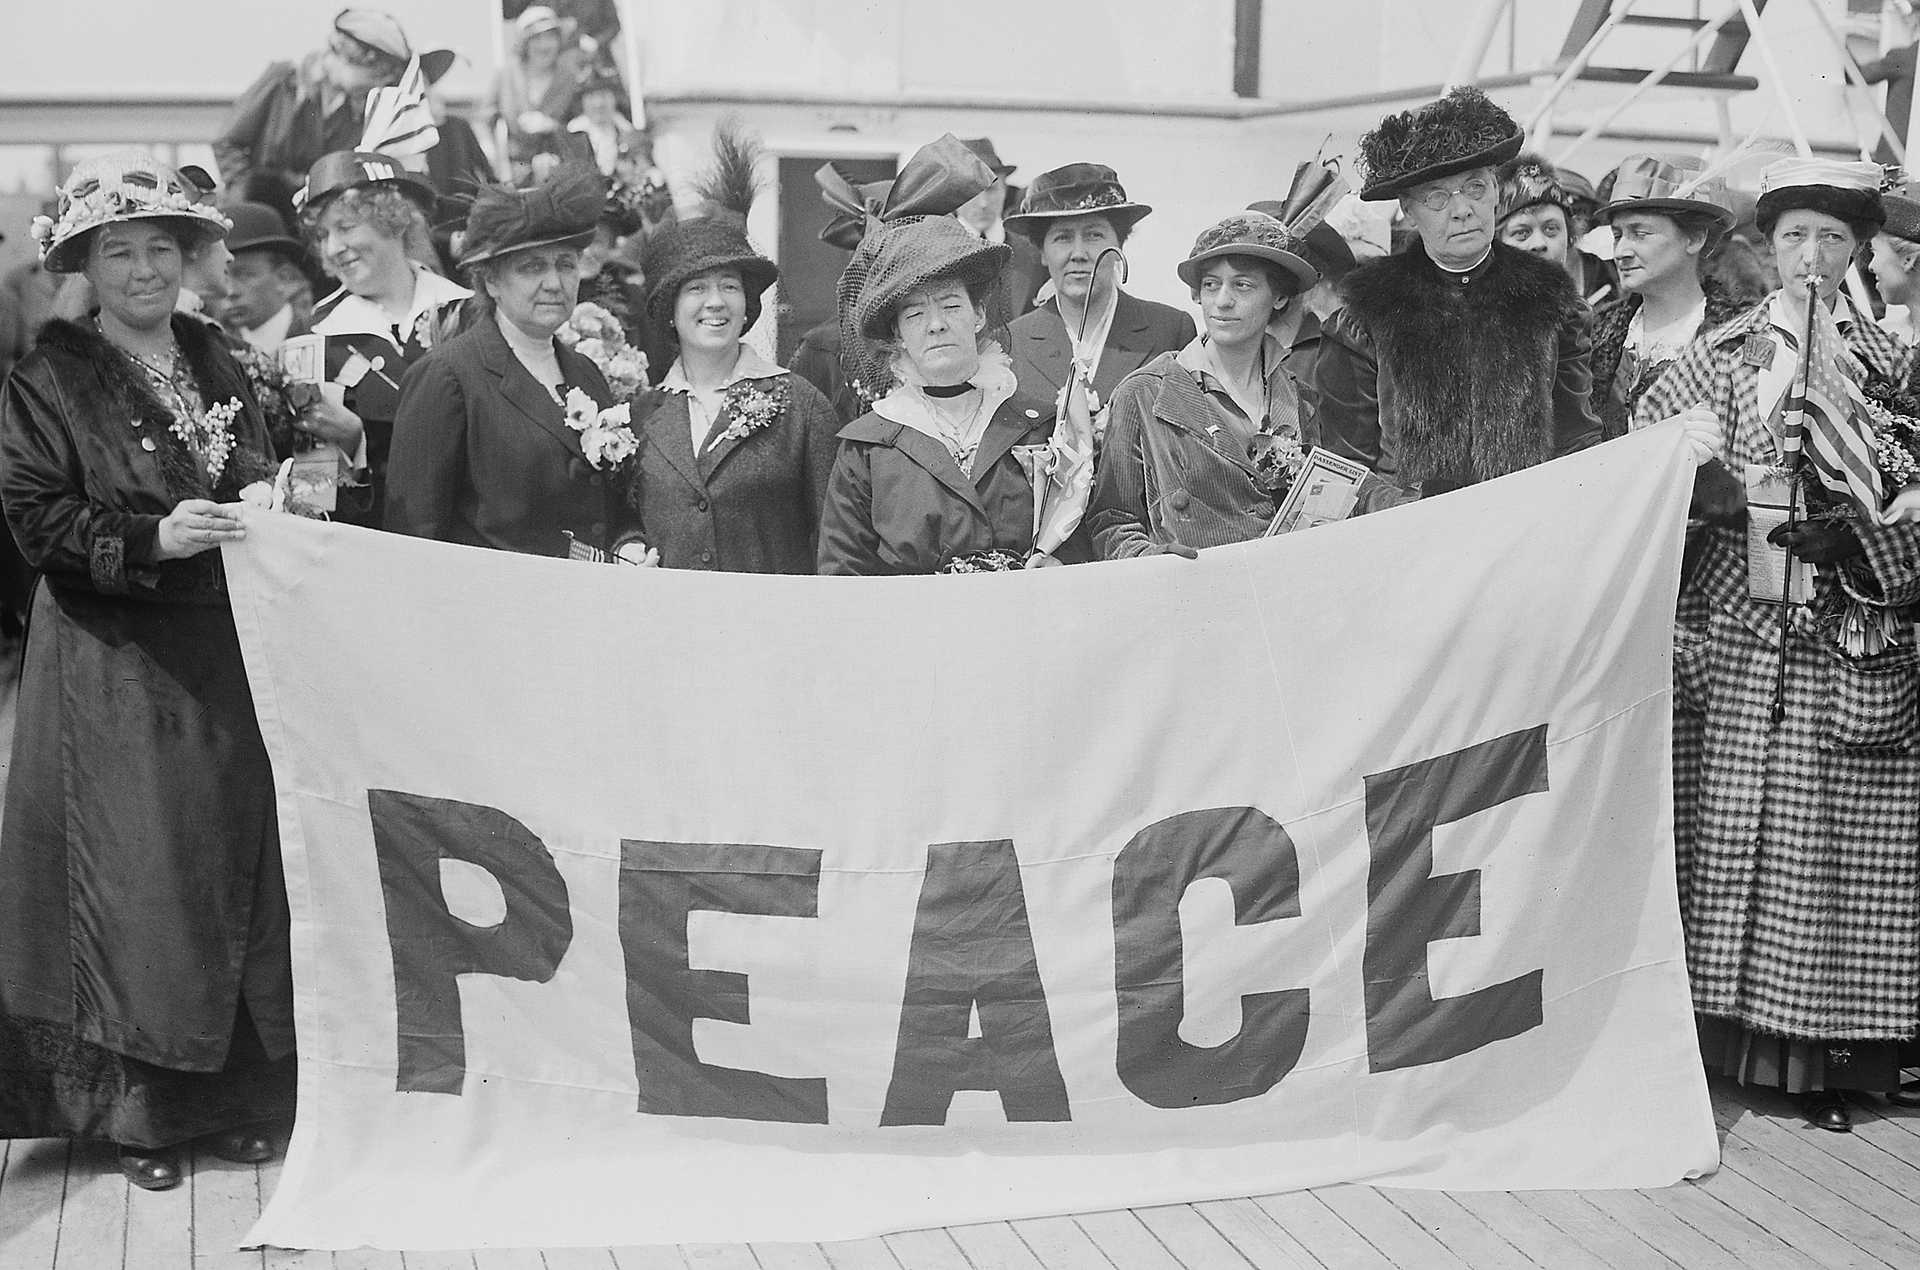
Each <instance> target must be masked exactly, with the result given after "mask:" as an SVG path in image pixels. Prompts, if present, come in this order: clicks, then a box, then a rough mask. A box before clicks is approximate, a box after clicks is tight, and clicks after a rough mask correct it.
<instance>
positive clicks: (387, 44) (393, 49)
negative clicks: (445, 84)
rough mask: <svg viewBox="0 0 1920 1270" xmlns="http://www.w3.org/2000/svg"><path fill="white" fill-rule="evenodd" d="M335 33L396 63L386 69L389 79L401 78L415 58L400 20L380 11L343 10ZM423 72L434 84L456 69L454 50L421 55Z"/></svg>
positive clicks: (338, 17) (433, 50)
mask: <svg viewBox="0 0 1920 1270" xmlns="http://www.w3.org/2000/svg"><path fill="white" fill-rule="evenodd" d="M333 29H334V30H335V31H337V32H338V33H340V34H341V35H344V36H346V37H347V38H348V39H349V40H352V41H353V42H354V43H355V44H357V45H359V46H360V47H361V48H363V49H365V50H366V51H367V52H368V53H369V54H373V55H376V56H377V57H378V58H385V59H386V60H387V61H388V62H390V63H392V65H390V66H386V67H383V68H382V69H384V70H386V71H387V73H388V74H389V75H395V74H398V73H399V72H400V71H401V70H403V69H405V67H406V64H407V62H408V61H409V60H411V59H412V57H413V56H414V52H413V45H412V43H410V42H409V41H408V39H407V33H406V31H405V30H403V29H402V28H401V26H400V20H399V19H398V18H396V17H394V16H393V15H392V14H391V13H384V12H382V11H381V10H379V9H362V8H350V9H342V10H340V12H338V13H336V14H335V15H334V17H333ZM419 56H420V69H421V71H422V72H423V73H424V74H425V75H426V77H427V82H428V83H430V84H431V83H433V82H434V81H435V80H438V79H439V78H440V77H441V76H442V75H445V74H446V73H447V68H448V67H450V66H452V65H453V61H454V52H453V50H452V49H428V50H426V51H425V52H424V53H421V54H420V55H419Z"/></svg>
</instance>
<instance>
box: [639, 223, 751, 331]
mask: <svg viewBox="0 0 1920 1270" xmlns="http://www.w3.org/2000/svg"><path fill="white" fill-rule="evenodd" d="M640 268H641V272H642V273H644V274H645V275H646V279H647V316H648V317H650V318H652V319H653V322H654V328H655V329H656V330H672V329H673V302H674V301H675V300H676V299H677V298H678V297H679V295H680V288H681V287H683V286H685V285H686V284H687V282H688V281H689V280H690V279H693V278H696V277H698V276H699V275H701V274H703V273H706V272H707V271H708V270H710V269H732V270H735V271H737V272H738V273H739V275H740V281H741V283H742V284H743V285H744V286H745V287H746V289H747V322H746V325H747V328H748V329H751V328H752V326H753V324H754V323H755V322H758V321H759V320H760V297H761V296H762V295H763V294H764V293H765V292H766V289H767V288H768V287H770V286H772V285H773V284H774V283H775V282H777V281H779V280H780V266H778V265H776V264H774V263H773V261H771V260H768V259H767V258H766V257H765V256H763V255H761V254H760V253H759V252H757V251H755V250H754V249H753V244H752V243H751V242H749V241H748V240H747V223H746V220H745V219H744V218H743V217H741V216H740V215H739V214H737V213H735V212H731V211H727V210H717V211H715V212H713V213H712V214H711V215H708V216H700V217H696V218H694V219H692V220H683V221H675V222H674V223H673V224H671V225H664V226H662V227H661V228H659V229H657V230H655V231H653V232H652V233H650V234H648V235H647V250H646V255H645V256H644V257H643V259H642V261H641V265H640Z"/></svg>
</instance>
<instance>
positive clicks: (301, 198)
mask: <svg viewBox="0 0 1920 1270" xmlns="http://www.w3.org/2000/svg"><path fill="white" fill-rule="evenodd" d="M383 182H385V183H387V184H390V185H392V186H393V187H394V188H395V189H397V190H399V191H400V192H401V193H402V194H404V195H406V197H407V198H408V199H409V200H410V201H411V202H412V203H414V204H415V205H416V206H417V207H419V209H420V211H421V212H422V213H423V214H424V215H427V216H431V215H433V207H434V200H435V197H436V196H435V194H434V189H433V186H432V184H431V183H429V182H428V180H427V178H426V177H424V176H422V175H421V174H420V173H418V172H409V171H408V170H407V169H406V168H405V167H403V166H401V163H400V161H399V160H398V159H395V158H393V157H391V156H390V155H385V154H375V153H373V152H372V151H368V150H335V151H334V152H333V153H332V154H323V155H321V156H320V157H319V158H318V159H316V160H314V164H313V166H312V167H310V168H308V169H307V182H306V184H305V185H303V186H301V187H300V188H299V189H298V190H295V191H294V194H293V206H294V210H296V211H298V212H300V213H301V214H302V215H312V214H316V213H318V212H319V210H320V209H321V208H322V207H323V206H325V205H326V203H327V200H329V199H331V198H333V197H334V196H336V195H338V194H342V193H345V192H346V191H347V190H350V189H354V188H356V187H359V186H372V185H379V184H381V183H383Z"/></svg>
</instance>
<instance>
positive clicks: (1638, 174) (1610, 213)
mask: <svg viewBox="0 0 1920 1270" xmlns="http://www.w3.org/2000/svg"><path fill="white" fill-rule="evenodd" d="M1706 170H1707V168H1706V164H1705V162H1703V161H1702V160H1700V159H1697V158H1695V157H1694V156H1692V155H1690V154H1630V155H1628V156H1627V157H1626V158H1624V159H1622V160H1621V161H1620V163H1619V166H1617V167H1615V168H1614V169H1613V171H1611V172H1609V173H1607V174H1606V175H1605V176H1603V177H1601V178H1600V188H1599V190H1598V191H1597V193H1598V196H1599V198H1600V200H1601V207H1600V210H1599V211H1598V212H1596V213H1595V214H1594V219H1595V220H1596V221H1599V222H1601V223H1602V224H1611V223H1612V221H1613V218H1614V217H1616V216H1618V215H1620V214H1622V213H1623V212H1658V213H1660V214H1661V215H1663V216H1679V217H1698V218H1700V219H1702V220H1705V221H1709V222H1711V223H1712V226H1713V230H1714V232H1715V233H1717V234H1724V233H1726V232H1727V231H1728V230H1730V229H1732V228H1733V225H1734V215H1733V198H1732V196H1731V195H1729V194H1728V193H1727V183H1726V182H1725V181H1724V180H1722V179H1720V178H1719V177H1717V176H1712V177H1706V179H1704V180H1703V179H1702V177H1703V176H1704V175H1705V173H1706Z"/></svg>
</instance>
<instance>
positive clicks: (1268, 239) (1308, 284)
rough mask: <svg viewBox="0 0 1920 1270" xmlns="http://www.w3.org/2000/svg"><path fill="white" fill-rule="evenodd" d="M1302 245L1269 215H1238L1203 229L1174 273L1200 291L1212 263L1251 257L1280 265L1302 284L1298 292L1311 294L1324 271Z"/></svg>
mask: <svg viewBox="0 0 1920 1270" xmlns="http://www.w3.org/2000/svg"><path fill="white" fill-rule="evenodd" d="M1300 243H1301V240H1300V238H1299V237H1298V236H1297V235H1295V234H1294V233H1293V231H1292V230H1290V229H1288V228H1287V227H1286V226H1285V225H1283V224H1281V223H1280V222H1279V221H1278V220H1275V219H1274V218H1273V217H1271V216H1269V215H1267V214H1266V213H1265V212H1255V211H1245V212H1235V213H1234V214H1233V215H1231V216H1228V217H1226V218H1224V219H1222V220H1219V221H1216V222H1215V223H1214V224H1212V225H1210V226H1208V227H1207V228H1206V229H1203V230H1201V231H1200V236H1199V237H1198V238H1196V239H1194V240H1193V250H1192V251H1190V252H1188V253H1187V258H1186V259H1185V260H1183V261H1181V262H1180V263H1179V264H1178V265H1176V266H1174V272H1176V273H1178V274H1179V275H1180V281H1182V282H1184V283H1186V284H1187V285H1188V286H1189V287H1192V288H1194V289H1196V290H1197V289H1198V288H1199V286H1200V271H1201V268H1202V267H1203V266H1204V265H1205V264H1206V263H1207V262H1208V261H1210V260H1219V259H1221V258H1222V257H1225V256H1250V257H1252V258H1253V259H1255V260H1265V261H1267V262H1269V263H1271V264H1276V265H1279V266H1280V268H1281V269H1283V270H1285V271H1286V272H1287V273H1288V274H1289V275H1291V276H1292V278H1293V280H1294V282H1295V283H1296V284H1298V285H1297V290H1299V291H1309V290H1311V289H1312V288H1313V285H1314V284H1315V283H1316V282H1318V281H1320V271H1319V270H1318V269H1316V268H1314V266H1313V264H1312V262H1311V261H1309V260H1308V259H1307V258H1306V256H1305V254H1303V253H1302V251H1301V249H1300Z"/></svg>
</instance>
